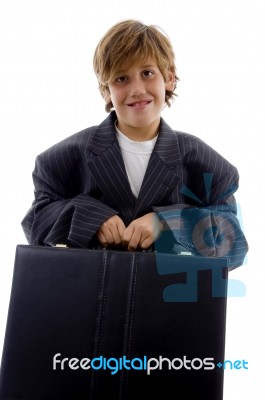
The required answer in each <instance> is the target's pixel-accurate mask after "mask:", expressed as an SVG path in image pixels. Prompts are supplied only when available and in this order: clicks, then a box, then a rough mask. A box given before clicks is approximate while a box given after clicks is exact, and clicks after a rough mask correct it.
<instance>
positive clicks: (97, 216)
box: [22, 155, 118, 248]
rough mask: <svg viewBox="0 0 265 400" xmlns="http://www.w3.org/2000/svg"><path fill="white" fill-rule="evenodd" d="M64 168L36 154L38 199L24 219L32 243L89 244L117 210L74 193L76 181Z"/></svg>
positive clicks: (86, 245)
mask: <svg viewBox="0 0 265 400" xmlns="http://www.w3.org/2000/svg"><path fill="white" fill-rule="evenodd" d="M66 170H67V168H65V171H66ZM59 171H60V173H59ZM61 171H62V168H60V167H58V168H56V167H55V166H54V165H53V168H51V167H50V165H49V163H48V162H47V160H46V159H45V158H43V157H42V156H41V155H40V156H38V157H37V159H36V163H35V169H34V171H33V182H34V187H35V200H34V201H33V203H32V207H31V208H30V209H29V210H28V212H27V214H26V216H25V217H24V219H23V220H22V228H23V230H24V233H25V236H26V238H27V240H28V242H29V244H33V245H48V246H54V245H56V244H58V243H65V244H67V245H69V246H73V247H83V248H87V247H90V245H91V244H92V243H93V240H94V236H95V233H96V232H97V230H98V228H99V227H100V226H101V225H102V223H103V222H104V221H106V220H107V219H108V218H110V217H111V216H113V215H115V214H118V212H117V211H116V210H114V209H112V208H111V207H109V206H108V205H106V204H104V203H102V202H101V201H100V200H98V199H97V198H94V197H93V196H91V195H90V194H86V193H85V192H84V193H81V194H77V191H76V194H75V193H74V190H73V189H72V188H73V186H74V185H73V184H72V185H71V184H70V182H69V178H68V177H67V176H65V175H66V173H64V174H62V172H61ZM75 180H76V179H75Z"/></svg>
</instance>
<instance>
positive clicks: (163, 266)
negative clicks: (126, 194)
mask: <svg viewBox="0 0 265 400" xmlns="http://www.w3.org/2000/svg"><path fill="white" fill-rule="evenodd" d="M212 177H213V174H209V173H207V174H204V187H205V199H206V201H205V202H203V201H202V200H201V199H199V198H198V197H197V196H196V195H195V194H194V193H193V192H191V191H190V190H189V189H188V188H187V187H186V186H183V187H182V189H181V193H182V194H184V195H185V196H188V197H190V198H191V199H193V200H196V202H197V203H199V204H200V207H191V206H186V205H180V206H179V208H178V207H176V208H174V209H172V207H168V209H167V208H166V207H165V208H164V209H163V212H161V213H160V214H158V215H159V217H160V219H161V221H162V222H163V226H164V230H163V232H162V234H161V235H160V237H159V238H158V240H157V241H156V243H155V248H156V251H157V255H156V260H157V270H158V273H159V274H160V275H167V274H180V273H186V283H176V284H173V285H169V286H167V287H166V288H165V289H164V293H163V298H164V301H165V302H195V301H197V300H198V293H197V288H198V272H199V271H203V270H211V273H212V297H225V296H230V297H244V296H245V294H246V287H245V285H244V283H243V282H241V281H239V280H235V279H227V278H226V277H223V276H224V274H223V270H224V268H229V269H233V268H235V267H237V266H240V265H243V264H245V263H246V257H245V255H246V252H247V243H246V240H245V237H244V234H243V230H242V226H243V224H242V215H241V209H240V206H239V205H238V204H235V203H233V202H230V203H229V202H228V203H227V202H224V201H222V200H224V199H227V198H228V197H229V196H231V195H232V194H233V193H234V192H235V190H236V189H237V187H236V186H235V185H231V186H230V187H229V189H228V190H227V191H226V192H225V193H222V194H221V195H220V196H219V197H218V198H217V199H216V202H217V204H215V205H207V204H209V199H210V193H211V190H212V189H211V186H212ZM219 202H220V204H219ZM172 238H174V244H173V246H172V242H173V240H172ZM170 242H171V245H170ZM170 246H171V247H170ZM169 248H170V251H168V249H169ZM176 255H178V257H176Z"/></svg>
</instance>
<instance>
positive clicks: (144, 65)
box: [116, 58, 158, 73]
mask: <svg viewBox="0 0 265 400" xmlns="http://www.w3.org/2000/svg"><path fill="white" fill-rule="evenodd" d="M148 68H158V65H157V62H156V60H154V59H152V58H147V59H143V60H135V59H131V60H126V62H124V63H122V64H121V65H120V66H119V67H118V68H117V71H116V73H128V72H130V71H133V70H137V69H148Z"/></svg>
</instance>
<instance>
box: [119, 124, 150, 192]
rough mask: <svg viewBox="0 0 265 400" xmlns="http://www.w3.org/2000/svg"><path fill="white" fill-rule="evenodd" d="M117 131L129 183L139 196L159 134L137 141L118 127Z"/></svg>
mask: <svg viewBox="0 0 265 400" xmlns="http://www.w3.org/2000/svg"><path fill="white" fill-rule="evenodd" d="M116 131H117V140H118V142H119V145H120V149H121V154H122V157H123V161H124V164H125V168H126V172H127V175H128V179H129V183H130V186H131V189H132V192H133V194H134V196H135V197H136V198H137V197H138V195H139V192H140V189H141V186H142V183H143V179H144V175H145V171H146V168H147V164H148V162H149V158H150V156H151V153H152V151H153V149H154V147H155V144H156V140H157V137H158V136H156V137H154V138H153V139H152V140H146V141H144V142H137V141H135V140H131V139H129V138H128V137H127V136H126V135H124V134H123V133H122V132H121V131H120V130H119V129H118V128H117V127H116Z"/></svg>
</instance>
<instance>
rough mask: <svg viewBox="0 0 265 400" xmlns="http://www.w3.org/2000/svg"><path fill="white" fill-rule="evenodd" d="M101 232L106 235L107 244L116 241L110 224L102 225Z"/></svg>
mask: <svg viewBox="0 0 265 400" xmlns="http://www.w3.org/2000/svg"><path fill="white" fill-rule="evenodd" d="M100 232H101V233H102V234H103V235H104V237H105V240H106V243H107V244H109V245H111V244H113V243H115V240H114V237H113V235H112V232H111V230H110V229H109V227H108V226H106V225H104V224H103V225H102V227H101V228H100Z"/></svg>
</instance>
